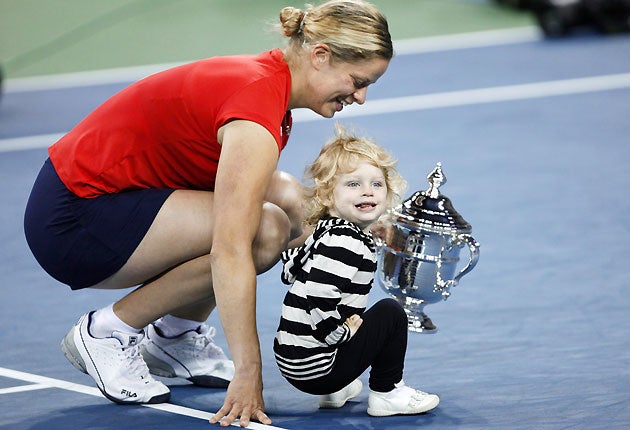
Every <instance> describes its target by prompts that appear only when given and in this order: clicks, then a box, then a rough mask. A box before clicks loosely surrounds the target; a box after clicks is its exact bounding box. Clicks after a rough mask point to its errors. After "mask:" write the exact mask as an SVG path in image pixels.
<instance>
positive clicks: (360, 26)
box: [279, 0, 394, 62]
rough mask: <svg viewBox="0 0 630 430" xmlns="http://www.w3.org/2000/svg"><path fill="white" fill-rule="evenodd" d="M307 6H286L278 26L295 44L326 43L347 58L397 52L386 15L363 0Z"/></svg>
mask: <svg viewBox="0 0 630 430" xmlns="http://www.w3.org/2000/svg"><path fill="white" fill-rule="evenodd" d="M305 7H306V10H302V9H298V8H295V7H291V6H289V7H285V8H284V9H282V10H281V11H280V24H279V27H280V29H281V31H282V34H284V35H285V36H286V37H288V38H289V39H290V44H292V45H295V46H302V45H305V44H306V45H315V44H318V43H324V44H326V45H328V47H329V48H330V50H331V52H332V55H333V57H335V58H337V59H340V60H342V61H346V62H354V61H360V60H371V59H374V58H383V59H385V60H391V58H392V57H393V55H394V49H393V45H392V39H391V35H390V34H389V28H388V25H387V19H386V18H385V16H384V15H383V14H382V13H381V12H380V11H379V10H378V9H377V8H376V7H375V6H374V5H372V4H370V3H368V2H366V1H363V0H330V1H327V2H325V3H322V4H321V5H319V6H313V5H310V4H306V5H305Z"/></svg>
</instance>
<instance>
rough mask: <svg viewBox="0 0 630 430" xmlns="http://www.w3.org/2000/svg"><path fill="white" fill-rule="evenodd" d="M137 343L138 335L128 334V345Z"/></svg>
mask: <svg viewBox="0 0 630 430" xmlns="http://www.w3.org/2000/svg"><path fill="white" fill-rule="evenodd" d="M137 343H138V336H129V346H134V345H135V344H137Z"/></svg>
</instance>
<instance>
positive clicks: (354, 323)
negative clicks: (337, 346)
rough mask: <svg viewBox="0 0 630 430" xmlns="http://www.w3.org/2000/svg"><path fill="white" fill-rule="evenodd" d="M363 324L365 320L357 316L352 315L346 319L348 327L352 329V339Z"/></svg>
mask: <svg viewBox="0 0 630 430" xmlns="http://www.w3.org/2000/svg"><path fill="white" fill-rule="evenodd" d="M361 324H363V319H362V318H361V317H360V316H358V315H357V314H354V315H351V316H349V317H348V319H346V325H347V326H348V328H349V329H350V337H352V336H354V334H355V333H356V332H357V330H359V327H361Z"/></svg>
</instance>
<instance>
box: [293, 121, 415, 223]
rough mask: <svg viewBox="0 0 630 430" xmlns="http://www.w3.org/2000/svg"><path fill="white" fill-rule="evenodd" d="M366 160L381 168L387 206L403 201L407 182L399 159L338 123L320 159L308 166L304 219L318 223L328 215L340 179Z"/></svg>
mask: <svg viewBox="0 0 630 430" xmlns="http://www.w3.org/2000/svg"><path fill="white" fill-rule="evenodd" d="M365 161H367V162H368V163H370V164H372V165H373V166H375V167H378V168H379V169H381V170H382V172H383V175H384V176H385V184H386V186H387V205H388V208H392V207H394V206H396V205H397V204H399V203H400V202H401V201H402V194H403V193H404V192H405V189H406V188H407V182H406V181H405V180H404V179H403V177H402V176H401V175H400V174H399V173H398V171H397V170H396V160H395V159H394V158H393V157H392V155H391V154H390V153H389V152H387V151H386V150H385V149H383V148H381V147H380V146H379V145H377V144H376V143H375V142H374V141H373V140H371V139H369V138H367V137H358V136H355V135H353V134H351V133H349V132H348V131H347V130H346V129H345V128H344V127H343V126H342V125H340V124H339V123H337V124H336V125H335V136H334V137H333V138H332V139H331V140H329V141H328V142H327V143H326V144H325V145H324V147H323V148H322V150H321V152H320V153H319V155H318V156H317V159H316V160H315V161H314V162H313V163H312V164H310V165H309V166H308V167H307V168H306V172H305V178H306V180H307V181H308V182H310V184H309V185H307V187H306V188H305V222H306V223H307V224H309V225H315V224H317V222H318V221H319V220H320V219H321V218H322V217H324V216H327V215H329V209H330V207H329V204H330V203H328V205H327V202H329V201H330V199H331V196H332V194H333V189H334V188H335V185H336V184H337V180H338V178H339V177H340V176H341V175H343V174H346V173H350V172H352V171H354V170H355V169H356V168H357V167H358V165H359V164H360V163H362V162H365Z"/></svg>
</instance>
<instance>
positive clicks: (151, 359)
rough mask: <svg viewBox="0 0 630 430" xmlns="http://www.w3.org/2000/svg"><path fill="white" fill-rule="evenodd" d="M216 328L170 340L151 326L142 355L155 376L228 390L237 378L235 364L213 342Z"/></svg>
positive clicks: (208, 328)
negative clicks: (179, 379)
mask: <svg viewBox="0 0 630 430" xmlns="http://www.w3.org/2000/svg"><path fill="white" fill-rule="evenodd" d="M215 333H216V329H215V328H214V327H208V326H207V325H206V324H201V326H200V327H199V328H198V329H197V330H191V331H187V332H184V333H183V334H181V335H179V336H176V337H173V338H168V337H164V336H162V335H161V333H159V332H158V330H156V327H155V325H153V324H149V326H148V327H147V336H146V338H145V339H144V341H143V342H142V344H141V345H140V352H141V353H142V356H143V358H144V361H145V362H146V363H147V365H148V366H149V369H150V370H151V373H152V374H154V375H157V376H162V377H166V378H175V377H180V378H185V379H188V380H189V381H191V382H192V383H194V384H195V385H199V386H201V387H210V388H225V387H227V386H228V385H229V383H230V381H231V380H232V378H233V377H234V363H233V362H232V360H229V359H228V358H227V356H226V355H225V353H224V352H223V350H222V349H221V348H220V347H219V346H217V345H216V344H215V343H214V341H213V340H212V338H213V337H214V335H215Z"/></svg>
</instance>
